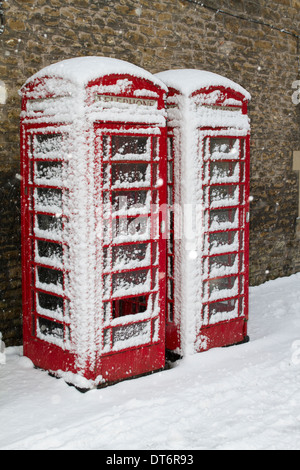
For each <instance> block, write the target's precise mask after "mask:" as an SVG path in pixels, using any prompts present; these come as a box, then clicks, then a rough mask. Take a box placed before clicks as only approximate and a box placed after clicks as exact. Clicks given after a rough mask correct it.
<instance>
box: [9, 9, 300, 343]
mask: <svg viewBox="0 0 300 470" xmlns="http://www.w3.org/2000/svg"><path fill="white" fill-rule="evenodd" d="M197 3H198V4H197ZM200 3H204V4H205V6H201V5H200ZM2 4H3V10H4V15H5V29H4V32H3V34H1V35H0V50H1V54H0V81H2V82H3V83H4V86H5V90H6V92H7V94H8V97H7V100H6V102H5V104H0V169H1V172H0V196H1V205H0V211H1V227H0V253H1V264H0V285H1V299H0V331H2V332H3V336H4V341H5V342H6V343H7V345H12V344H20V343H21V341H22V331H21V326H22V322H21V262H20V207H19V182H20V180H19V172H20V168H19V114H20V98H19V96H18V89H19V88H20V87H21V86H22V85H23V83H24V82H25V80H26V79H27V78H28V77H29V76H31V75H32V74H33V73H35V72H36V71H38V70H40V69H41V68H43V67H44V66H46V65H48V64H50V63H53V62H57V61H60V60H62V59H66V58H70V57H75V56H83V55H101V56H110V57H115V58H119V59H123V60H128V61H130V62H132V63H134V64H136V65H139V66H141V67H144V68H146V69H147V70H149V71H150V72H153V73H155V72H158V71H161V70H165V69H169V68H185V67H187V68H199V69H206V70H210V71H213V72H216V73H219V74H221V75H225V76H227V77H228V78H230V79H232V80H234V81H237V82H238V83H240V84H241V85H242V86H244V87H245V88H246V89H247V90H248V91H249V92H250V93H251V95H252V102H251V104H250V116H251V120H252V140H251V196H252V199H253V200H252V203H251V234H250V282H251V284H252V285H254V284H258V283H261V282H264V281H266V280H268V279H273V278H276V277H279V276H287V275H290V274H292V273H294V272H296V271H299V270H300V247H299V243H300V242H299V237H296V218H297V214H298V175H297V173H295V172H294V171H293V170H292V152H293V150H300V127H299V124H300V112H299V106H296V105H295V104H293V103H292V93H293V91H294V90H293V88H292V84H293V82H294V81H295V80H297V79H299V73H298V67H299V63H298V54H299V50H298V49H297V47H298V45H297V42H298V40H297V37H296V36H295V35H297V34H299V31H300V27H299V26H300V15H299V10H300V0H275V1H272V2H270V1H269V0H249V1H247V0H205V1H203V2H197V0H195V1H194V0H114V1H111V0H7V1H3V2H2ZM218 9H219V10H221V11H216V10H218ZM224 12H227V13H230V15H229V14H225V13H224ZM263 23H264V24H263ZM0 24H1V23H0ZM280 30H283V31H280ZM290 33H291V34H290ZM0 85H1V82H0ZM0 103H1V100H0Z"/></svg>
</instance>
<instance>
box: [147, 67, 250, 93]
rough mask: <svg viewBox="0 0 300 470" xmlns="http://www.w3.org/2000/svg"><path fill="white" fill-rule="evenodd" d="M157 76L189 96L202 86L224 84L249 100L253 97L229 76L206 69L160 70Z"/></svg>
mask: <svg viewBox="0 0 300 470" xmlns="http://www.w3.org/2000/svg"><path fill="white" fill-rule="evenodd" d="M155 76H156V77H158V78H159V79H160V80H162V81H163V82H164V83H165V84H166V85H167V86H168V87H172V88H175V89H177V90H178V91H180V92H181V93H182V94H184V95H187V96H190V95H191V94H192V93H194V92H195V91H197V90H199V89H200V88H209V87H211V86H223V87H225V88H231V89H233V90H234V91H237V92H239V93H241V94H242V95H244V96H245V98H246V99H247V100H250V99H251V95H250V93H248V91H247V90H245V89H244V88H243V87H242V86H240V85H238V84H237V83H235V82H233V81H232V80H230V79H229V78H226V77H223V76H222V75H218V74H216V73H213V72H208V71H206V70H195V69H174V70H166V71H164V72H159V73H157V74H155Z"/></svg>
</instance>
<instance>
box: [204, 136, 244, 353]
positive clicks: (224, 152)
mask: <svg viewBox="0 0 300 470" xmlns="http://www.w3.org/2000/svg"><path fill="white" fill-rule="evenodd" d="M200 145H201V146H202V149H203V156H204V158H203V185H202V189H203V208H204V240H203V244H204V246H203V259H202V264H203V289H202V290H203V292H202V321H203V323H202V329H201V332H199V333H200V335H204V336H203V338H205V341H203V342H201V336H200V341H199V344H200V345H201V349H206V347H207V345H208V344H209V345H210V347H212V346H215V347H218V346H223V345H224V344H234V343H238V342H242V341H244V339H245V337H246V320H247V319H248V284H249V283H248V264H249V262H248V251H249V250H248V238H249V220H248V219H249V136H244V137H236V136H234V135H230V133H229V131H218V132H217V131H214V132H211V134H210V133H209V131H206V132H205V131H202V132H201V137H200Z"/></svg>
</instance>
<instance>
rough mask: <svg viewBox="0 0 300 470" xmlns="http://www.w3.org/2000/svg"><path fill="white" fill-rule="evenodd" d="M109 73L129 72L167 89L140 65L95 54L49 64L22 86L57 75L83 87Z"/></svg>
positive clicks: (122, 73)
mask: <svg viewBox="0 0 300 470" xmlns="http://www.w3.org/2000/svg"><path fill="white" fill-rule="evenodd" d="M110 74H120V75H124V74H129V75H132V76H134V77H137V78H142V79H146V80H150V81H151V82H152V83H154V84H155V85H157V86H159V87H160V88H162V89H164V90H165V91H167V87H166V85H165V84H164V83H163V82H162V81H161V80H160V79H159V78H158V77H155V75H152V74H151V73H150V72H147V71H146V70H144V69H143V68H141V67H138V66H136V65H133V64H131V63H129V62H126V61H123V60H119V59H114V58H110V57H96V56H85V57H77V58H73V59H66V60H63V61H60V62H57V63H54V64H51V65H49V66H47V67H45V68H43V69H42V70H40V71H39V72H37V73H36V74H34V75H33V76H31V77H30V78H29V79H28V80H27V81H26V83H25V85H24V86H26V85H27V84H28V83H30V82H32V81H34V80H35V79H38V78H43V77H49V78H50V77H58V78H62V79H65V80H70V81H71V82H73V83H75V84H76V85H78V86H82V87H84V86H86V85H87V84H88V83H89V82H90V81H93V80H96V79H98V78H100V77H104V76H106V75H110Z"/></svg>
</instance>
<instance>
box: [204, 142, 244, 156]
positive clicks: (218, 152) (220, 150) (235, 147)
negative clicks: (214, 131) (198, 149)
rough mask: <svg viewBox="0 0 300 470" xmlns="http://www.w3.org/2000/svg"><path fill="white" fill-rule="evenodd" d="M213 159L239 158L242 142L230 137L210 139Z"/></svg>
mask: <svg viewBox="0 0 300 470" xmlns="http://www.w3.org/2000/svg"><path fill="white" fill-rule="evenodd" d="M210 153H211V158H233V159H235V158H239V156H240V142H239V140H238V139H233V138H230V137H224V138H220V137H215V138H211V139H210Z"/></svg>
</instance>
